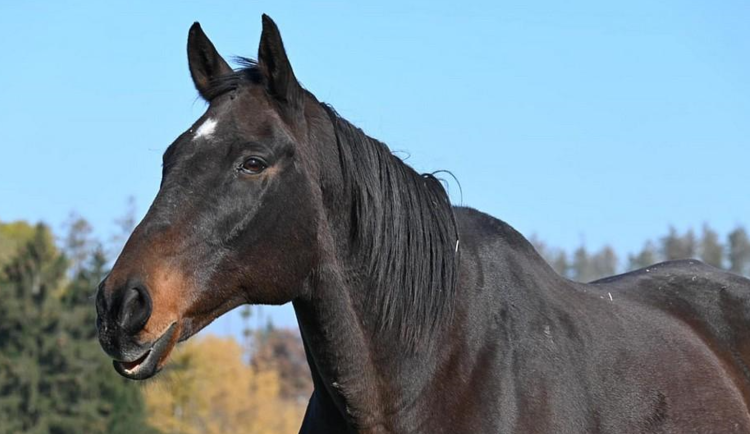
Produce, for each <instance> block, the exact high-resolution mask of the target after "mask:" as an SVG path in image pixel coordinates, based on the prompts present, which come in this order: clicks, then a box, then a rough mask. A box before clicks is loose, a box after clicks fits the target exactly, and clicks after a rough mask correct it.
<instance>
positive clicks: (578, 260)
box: [571, 245, 596, 282]
mask: <svg viewBox="0 0 750 434" xmlns="http://www.w3.org/2000/svg"><path fill="white" fill-rule="evenodd" d="M571 270H572V272H573V276H572V278H573V280H576V281H578V282H589V281H591V280H594V279H595V278H596V273H595V272H594V270H593V268H592V264H591V258H590V257H589V253H588V251H586V247H585V246H583V245H582V246H580V247H579V248H577V249H576V251H575V252H573V265H572V267H571Z"/></svg>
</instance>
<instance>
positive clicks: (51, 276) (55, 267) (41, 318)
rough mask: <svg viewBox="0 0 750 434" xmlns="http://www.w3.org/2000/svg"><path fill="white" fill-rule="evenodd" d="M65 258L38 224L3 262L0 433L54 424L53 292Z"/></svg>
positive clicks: (55, 355) (55, 352)
mask: <svg viewBox="0 0 750 434" xmlns="http://www.w3.org/2000/svg"><path fill="white" fill-rule="evenodd" d="M65 269H66V263H65V259H64V258H63V257H62V255H60V254H59V252H57V249H55V246H54V244H53V242H52V235H51V233H50V231H49V230H48V229H47V227H46V226H44V225H41V224H40V225H37V226H36V228H35V230H34V234H33V237H32V239H31V240H30V241H29V242H28V243H27V244H26V245H25V246H24V247H22V248H21V249H20V250H19V252H18V254H17V256H16V257H15V258H14V259H12V260H10V262H9V263H8V264H6V265H5V267H4V273H3V281H2V282H0V297H2V301H3V302H2V303H0V421H3V423H2V424H0V433H2V434H6V433H8V434H10V433H21V432H23V433H40V434H41V433H48V432H50V431H51V430H52V429H53V427H54V423H55V420H54V415H53V412H54V409H53V404H54V403H53V402H51V401H50V399H48V393H49V391H50V390H51V389H52V387H53V383H54V376H55V375H56V374H57V373H58V372H59V371H58V369H59V368H60V367H61V360H60V359H61V358H60V353H59V351H58V348H59V343H60V342H59V341H58V338H59V336H58V334H57V330H58V328H59V323H60V308H59V303H58V302H57V299H56V298H55V297H54V294H55V293H56V292H58V291H59V289H60V287H61V286H62V284H63V282H64V277H65Z"/></svg>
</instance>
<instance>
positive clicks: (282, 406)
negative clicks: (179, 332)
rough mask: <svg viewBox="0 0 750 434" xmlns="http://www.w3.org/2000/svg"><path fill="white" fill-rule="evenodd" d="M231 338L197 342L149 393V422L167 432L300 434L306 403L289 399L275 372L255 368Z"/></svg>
mask: <svg viewBox="0 0 750 434" xmlns="http://www.w3.org/2000/svg"><path fill="white" fill-rule="evenodd" d="M242 357H243V352H242V348H241V347H240V345H239V344H238V343H237V342H236V341H235V340H234V339H231V338H219V337H215V336H206V337H204V338H202V339H197V338H194V339H193V340H191V341H188V342H187V343H186V344H184V345H183V346H182V348H180V349H178V351H176V352H175V353H174V354H173V356H172V360H171V361H170V362H169V363H168V365H167V368H165V370H164V372H162V373H161V374H160V375H159V376H158V377H157V378H156V380H154V381H152V382H150V383H149V384H147V385H146V387H145V388H144V395H145V398H146V404H147V407H148V412H149V423H150V424H151V425H153V426H154V427H156V428H158V429H159V430H161V431H162V432H163V433H165V434H168V433H180V434H194V433H195V434H198V433H200V434H220V433H237V434H242V433H247V434H283V433H297V432H298V431H299V427H300V424H301V422H302V416H303V415H304V409H305V403H300V402H296V401H290V400H284V399H282V397H281V396H280V390H281V381H280V378H279V373H278V371H276V370H271V369H263V370H259V369H257V368H252V367H250V366H248V365H247V364H246V363H245V362H244V361H243V358H242Z"/></svg>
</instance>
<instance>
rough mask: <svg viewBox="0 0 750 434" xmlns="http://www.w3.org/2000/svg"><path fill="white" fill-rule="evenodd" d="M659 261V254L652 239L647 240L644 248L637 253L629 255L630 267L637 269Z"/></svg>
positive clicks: (630, 268)
mask: <svg viewBox="0 0 750 434" xmlns="http://www.w3.org/2000/svg"><path fill="white" fill-rule="evenodd" d="M658 261H659V257H658V254H657V253H656V247H655V246H654V243H652V242H651V241H646V243H645V244H644V245H643V248H642V249H641V251H640V252H638V254H637V255H630V256H629V257H628V269H629V270H637V269H639V268H645V267H648V266H650V265H654V264H656V263H657V262H658Z"/></svg>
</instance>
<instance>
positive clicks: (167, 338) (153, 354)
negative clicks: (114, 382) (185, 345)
mask: <svg viewBox="0 0 750 434" xmlns="http://www.w3.org/2000/svg"><path fill="white" fill-rule="evenodd" d="M181 328H182V327H180V323H179V322H173V323H172V324H171V325H170V326H169V327H168V328H167V330H166V331H164V333H162V335H161V336H160V337H159V338H157V339H156V340H155V341H154V342H153V343H152V344H151V346H150V347H149V349H148V350H146V351H145V352H144V353H143V354H142V355H141V356H140V357H138V358H137V359H135V360H132V361H119V360H114V361H112V364H113V366H114V368H115V371H117V373H118V374H120V375H122V376H123V377H125V378H127V379H130V380H145V379H148V378H151V377H153V376H154V375H156V374H157V373H158V372H159V371H161V369H162V368H163V367H164V365H165V363H166V361H167V359H168V358H169V354H170V353H171V352H172V349H174V347H175V345H176V344H177V341H178V338H180V336H181Z"/></svg>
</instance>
